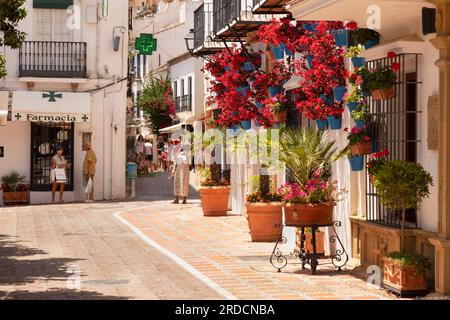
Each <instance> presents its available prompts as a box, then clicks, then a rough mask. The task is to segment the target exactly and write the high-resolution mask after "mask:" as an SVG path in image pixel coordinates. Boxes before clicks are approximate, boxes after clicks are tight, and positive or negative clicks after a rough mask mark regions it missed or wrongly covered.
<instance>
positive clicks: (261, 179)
mask: <svg viewBox="0 0 450 320" xmlns="http://www.w3.org/2000/svg"><path fill="white" fill-rule="evenodd" d="M252 183H253V185H257V186H258V187H257V188H256V189H257V190H256V191H255V192H253V193H251V194H248V195H247V203H246V205H245V206H246V209H247V220H248V226H249V229H250V235H251V238H252V241H253V242H273V241H277V240H278V239H279V237H280V234H281V226H282V219H283V210H282V208H283V207H282V205H283V204H282V202H281V200H282V199H281V196H280V195H279V194H278V193H277V192H273V190H271V189H273V185H272V186H271V183H270V176H268V175H260V176H255V177H253V181H252Z"/></svg>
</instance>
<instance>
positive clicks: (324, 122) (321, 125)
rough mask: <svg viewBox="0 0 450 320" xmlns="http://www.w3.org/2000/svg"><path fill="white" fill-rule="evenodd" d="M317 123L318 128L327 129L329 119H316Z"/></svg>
mask: <svg viewBox="0 0 450 320" xmlns="http://www.w3.org/2000/svg"><path fill="white" fill-rule="evenodd" d="M316 125H317V129H318V130H327V128H328V121H327V120H316Z"/></svg>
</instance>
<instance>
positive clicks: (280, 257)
mask: <svg viewBox="0 0 450 320" xmlns="http://www.w3.org/2000/svg"><path fill="white" fill-rule="evenodd" d="M286 226H287V227H296V228H300V230H301V238H300V252H298V253H297V252H295V251H293V252H291V253H290V255H291V256H295V257H298V258H299V259H300V263H298V262H297V263H288V258H287V256H285V255H284V254H283V252H282V251H281V248H280V247H279V245H280V244H283V243H286V242H287V238H286V237H285V236H283V230H281V235H280V238H279V239H278V241H277V242H276V243H275V247H274V248H273V251H272V255H271V256H270V263H271V264H272V265H273V266H274V267H275V268H276V269H278V272H281V270H282V269H283V268H285V267H286V266H287V265H288V264H301V265H302V269H306V268H305V266H306V265H307V264H308V265H309V266H310V267H311V271H312V274H316V270H317V266H318V265H319V259H318V258H319V256H320V255H319V254H318V253H317V248H316V231H317V229H318V228H319V227H331V228H332V229H333V234H332V235H331V236H330V238H329V239H330V242H331V243H336V244H337V246H336V248H335V250H334V254H332V255H331V256H330V257H329V258H330V259H331V261H330V262H327V263H321V265H326V264H333V265H334V266H335V267H336V268H337V269H338V270H339V271H341V270H342V268H343V267H344V266H345V265H346V264H347V262H348V259H349V257H348V253H347V251H346V250H345V247H344V245H343V244H342V241H341V239H340V238H339V236H338V234H337V232H336V228H339V227H341V222H340V221H334V222H333V224H327V225H317V224H313V225H286ZM305 228H311V244H312V248H313V251H312V252H309V251H308V252H307V251H306V250H305V241H306V237H305Z"/></svg>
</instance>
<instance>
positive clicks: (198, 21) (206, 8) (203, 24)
mask: <svg viewBox="0 0 450 320" xmlns="http://www.w3.org/2000/svg"><path fill="white" fill-rule="evenodd" d="M209 1H211V0H209ZM212 25H213V3H212V2H204V3H203V4H202V5H201V6H200V7H198V8H197V9H196V10H195V11H194V29H193V30H194V50H193V53H194V54H214V53H216V52H218V51H220V50H222V49H223V48H224V45H223V44H222V43H220V42H217V41H213V39H212V35H213V27H212Z"/></svg>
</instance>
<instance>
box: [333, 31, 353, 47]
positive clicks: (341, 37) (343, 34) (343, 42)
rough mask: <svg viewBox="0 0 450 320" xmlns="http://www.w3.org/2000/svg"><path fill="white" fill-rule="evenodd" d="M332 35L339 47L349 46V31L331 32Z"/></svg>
mask: <svg viewBox="0 0 450 320" xmlns="http://www.w3.org/2000/svg"><path fill="white" fill-rule="evenodd" d="M331 34H332V35H333V37H334V41H335V42H336V45H337V46H338V47H345V46H347V45H348V38H349V36H348V30H347V29H340V30H334V31H331Z"/></svg>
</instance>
